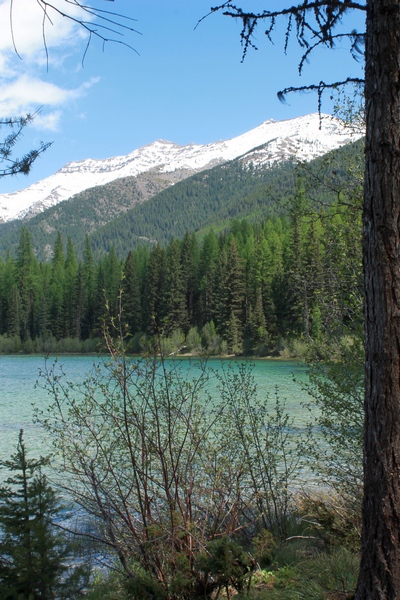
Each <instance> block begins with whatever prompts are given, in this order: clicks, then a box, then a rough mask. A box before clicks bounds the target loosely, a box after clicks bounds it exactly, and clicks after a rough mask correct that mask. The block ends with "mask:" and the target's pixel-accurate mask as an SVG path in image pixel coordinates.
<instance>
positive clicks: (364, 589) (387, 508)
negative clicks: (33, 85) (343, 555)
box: [356, 0, 400, 600]
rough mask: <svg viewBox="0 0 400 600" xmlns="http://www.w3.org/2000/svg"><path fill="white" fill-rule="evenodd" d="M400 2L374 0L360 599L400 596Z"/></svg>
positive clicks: (370, 11)
mask: <svg viewBox="0 0 400 600" xmlns="http://www.w3.org/2000/svg"><path fill="white" fill-rule="evenodd" d="M399 71H400V0H367V36H366V73H365V81H366V85H365V100H366V117H367V134H366V149H365V152H366V157H365V158H366V169H365V192H364V214H363V219H364V239H363V255H364V278H365V350H366V367H365V383H366V391H365V441H364V486H365V489H364V503H363V537H362V558H361V568H360V576H359V581H358V588H357V593H356V599H357V600H367V599H368V600H375V599H378V598H379V599H381V600H383V599H385V600H389V599H395V598H397V599H399V598H400V480H399V467H400V326H399V325H400V324H399V316H400V257H399V252H400V240H399V225H400V223H399V219H400V87H399V85H400V84H399V74H400V73H399Z"/></svg>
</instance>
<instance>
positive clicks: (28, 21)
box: [0, 0, 87, 62]
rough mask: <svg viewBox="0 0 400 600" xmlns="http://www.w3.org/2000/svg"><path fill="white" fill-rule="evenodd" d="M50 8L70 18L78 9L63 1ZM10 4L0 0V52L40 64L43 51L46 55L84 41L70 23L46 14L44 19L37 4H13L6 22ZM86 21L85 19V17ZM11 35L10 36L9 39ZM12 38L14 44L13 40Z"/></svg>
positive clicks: (26, 0)
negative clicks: (0, 28)
mask: <svg viewBox="0 0 400 600" xmlns="http://www.w3.org/2000/svg"><path fill="white" fill-rule="evenodd" d="M52 4H54V5H55V6H58V7H59V8H60V9H62V10H64V11H66V10H67V11H68V14H70V15H71V16H72V17H78V18H79V15H80V14H81V15H82V13H81V11H80V9H79V8H78V7H77V6H76V5H74V4H70V3H68V2H66V0H53V2H52ZM10 6H11V0H0V22H1V23H3V27H2V35H1V37H0V52H2V53H3V52H15V50H17V52H18V54H19V55H20V56H21V58H23V59H24V60H37V61H39V62H41V61H42V60H43V58H44V57H45V54H46V52H45V47H44V39H45V42H46V46H47V48H48V50H49V51H51V50H52V49H55V48H61V47H63V46H64V47H65V45H66V44H67V45H71V43H72V44H76V43H77V42H78V43H81V42H82V40H83V38H84V37H87V35H86V34H85V32H84V30H82V28H78V27H77V25H76V24H75V23H74V22H73V21H72V20H70V19H66V18H63V17H62V16H61V15H59V14H57V13H56V12H54V11H52V10H51V9H49V10H48V12H47V16H46V14H45V12H44V11H43V7H42V6H41V5H40V3H39V2H38V1H37V0H13V2H12V7H13V9H12V11H11V16H12V18H11V21H10ZM85 18H87V17H85ZM12 34H13V35H12ZM13 38H14V40H13Z"/></svg>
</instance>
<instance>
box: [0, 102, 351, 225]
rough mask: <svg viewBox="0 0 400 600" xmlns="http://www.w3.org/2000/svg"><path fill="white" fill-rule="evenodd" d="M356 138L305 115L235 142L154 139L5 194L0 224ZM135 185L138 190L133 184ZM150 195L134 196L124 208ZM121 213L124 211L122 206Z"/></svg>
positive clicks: (268, 124) (300, 157) (333, 123)
mask: <svg viewBox="0 0 400 600" xmlns="http://www.w3.org/2000/svg"><path fill="white" fill-rule="evenodd" d="M356 137H360V136H357V135H355V134H352V132H351V131H349V130H348V129H347V128H346V127H345V126H344V124H343V123H342V122H341V121H340V120H339V119H336V118H335V117H331V116H329V115H318V114H311V115H306V116H303V117H298V118H296V119H290V120H286V121H273V120H269V121H265V122H264V123H262V124H261V125H260V126H259V127H256V128H255V129H253V130H251V131H249V132H247V133H244V134H243V135H240V136H238V137H236V138H233V139H230V140H226V141H219V142H214V143H211V144H207V145H199V144H189V145H187V146H179V145H178V144H175V143H172V142H168V141H164V140H158V141H156V142H154V143H152V144H149V145H148V146H144V147H143V148H139V149H137V150H134V151H133V152H131V153H130V154H128V155H126V156H118V157H113V158H107V159H104V160H101V159H87V160H84V161H80V162H71V163H69V164H68V165H66V166H65V167H63V168H62V169H60V171H58V172H57V173H55V174H54V175H51V176H50V177H48V178H46V179H43V180H42V181H39V182H38V183H35V184H34V185H31V186H30V187H28V188H26V189H24V190H21V191H18V192H14V193H11V194H1V195H0V223H6V222H8V221H12V220H15V219H18V220H27V219H30V218H32V217H33V216H35V215H37V214H39V213H42V212H43V211H46V210H47V209H49V208H50V207H54V206H56V205H58V204H59V203H60V202H63V201H65V200H69V199H71V198H72V197H73V196H75V195H76V194H78V193H79V192H83V191H84V190H88V189H89V188H94V187H98V186H103V185H105V184H109V183H110V182H115V181H116V180H120V179H125V178H128V177H129V178H132V177H133V178H138V177H140V176H141V180H142V184H143V186H144V187H146V185H147V184H146V182H145V181H144V175H146V177H149V178H150V179H151V181H153V182H154V181H156V182H158V185H155V186H154V192H155V193H154V194H153V195H155V194H156V193H158V192H159V191H160V189H159V186H160V185H161V187H162V186H164V187H169V186H171V185H174V184H175V183H176V182H178V181H181V180H183V179H186V178H187V177H190V176H191V175H193V174H195V173H198V172H200V171H203V170H205V169H210V168H212V167H214V166H216V165H219V164H224V163H226V162H228V161H232V160H234V159H235V158H238V157H241V161H242V162H243V164H245V165H249V164H252V165H253V166H260V165H264V166H271V165H273V164H276V163H278V162H279V163H280V162H283V161H287V160H293V159H295V160H297V161H310V160H311V159H313V158H315V157H317V156H321V155H323V154H326V153H327V152H329V151H330V150H332V149H335V148H338V147H341V146H343V145H345V144H347V143H349V142H350V141H352V140H354V139H355V138H356ZM139 187H140V186H139ZM147 187H148V186H147ZM150 197H151V193H145V194H144V195H143V194H142V195H140V194H139V195H137V194H134V195H133V196H132V199H131V204H130V206H133V205H135V204H136V203H138V202H143V201H145V200H147V199H148V198H150ZM125 209H126V208H125Z"/></svg>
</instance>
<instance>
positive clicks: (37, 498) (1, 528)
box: [0, 430, 84, 600]
mask: <svg viewBox="0 0 400 600" xmlns="http://www.w3.org/2000/svg"><path fill="white" fill-rule="evenodd" d="M47 464H48V460H47V459H43V458H40V459H39V460H34V459H28V456H27V451H26V448H25V444H24V441H23V431H22V430H21V431H20V434H19V439H18V445H17V451H16V453H15V454H13V455H12V456H11V458H10V460H8V461H4V462H1V463H0V466H1V467H3V468H5V469H7V470H8V471H9V472H10V473H11V475H10V476H9V477H8V479H6V481H5V484H3V485H2V486H0V597H1V598H2V600H52V599H54V598H60V599H61V598H65V599H66V598H76V597H78V595H79V592H78V590H79V588H80V587H82V584H83V580H82V579H81V576H83V574H84V569H81V567H77V568H76V571H75V573H73V571H74V569H72V570H71V567H70V565H67V561H66V559H67V558H68V557H70V556H71V552H72V547H71V545H70V544H69V543H68V542H67V541H66V540H65V539H63V537H62V536H61V534H60V533H58V531H57V530H56V527H55V526H54V519H55V517H57V515H58V514H59V512H60V506H59V503H58V501H57V498H56V496H55V493H54V491H53V490H52V488H51V487H50V485H49V484H48V482H47V479H46V476H45V475H44V473H43V467H45V466H46V465H47ZM68 562H69V563H71V561H70V560H69V561H68ZM75 578H76V579H77V588H76V589H75V591H73V590H71V587H70V584H72V581H73V579H75Z"/></svg>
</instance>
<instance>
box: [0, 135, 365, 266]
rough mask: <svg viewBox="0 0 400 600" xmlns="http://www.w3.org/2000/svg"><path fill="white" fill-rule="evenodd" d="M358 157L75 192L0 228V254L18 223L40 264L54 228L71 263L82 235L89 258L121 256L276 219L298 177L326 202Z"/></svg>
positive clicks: (346, 150) (343, 153)
mask: <svg viewBox="0 0 400 600" xmlns="http://www.w3.org/2000/svg"><path fill="white" fill-rule="evenodd" d="M357 156H358V157H359V159H360V160H361V157H362V143H360V142H357V143H355V144H351V145H350V146H346V147H343V148H341V149H339V150H336V151H335V152H332V153H330V154H329V155H327V156H325V157H322V158H319V159H316V160H314V161H312V162H311V163H309V164H306V165H303V166H301V165H300V166H299V165H294V164H292V163H286V164H283V165H280V166H276V167H273V168H270V169H268V168H265V167H264V168H255V167H253V166H252V165H250V166H249V165H246V166H244V165H242V163H241V162H240V160H235V161H232V162H230V163H227V164H225V165H222V166H218V167H215V168H213V169H210V170H208V171H204V172H202V173H199V174H196V175H194V176H192V177H190V178H188V179H185V180H184V181H180V182H178V183H175V185H173V186H171V179H169V180H168V179H167V178H166V177H165V178H164V179H163V178H162V177H161V176H160V175H156V174H154V176H151V177H148V174H147V175H146V177H142V178H137V179H134V178H127V179H125V180H119V181H117V182H113V183H111V184H108V185H107V186H99V187H97V188H92V189H90V190H87V191H86V192H83V193H82V194H78V195H77V196H76V197H75V198H74V199H72V200H70V201H68V202H63V203H61V204H59V205H58V206H56V207H54V208H52V209H49V210H47V211H46V212H44V213H42V214H41V215H38V216H36V217H34V218H32V219H31V220H29V221H27V222H24V223H21V222H20V221H13V222H12V223H8V224H5V225H1V226H0V255H2V256H3V257H6V255H7V252H9V251H10V252H11V254H12V255H15V252H16V248H17V246H18V243H19V239H20V231H21V227H23V226H24V227H26V228H27V229H28V231H29V232H30V234H31V239H32V245H33V251H34V254H35V256H36V257H37V258H38V259H39V260H49V259H50V258H51V251H52V250H51V249H52V247H53V245H54V240H55V237H56V235H57V232H58V231H60V232H61V233H62V235H63V236H64V238H67V237H70V238H71V241H72V243H73V245H74V247H75V251H76V254H77V257H78V258H81V257H82V256H83V252H84V244H85V242H84V240H85V236H86V235H87V234H90V235H91V236H92V240H91V243H92V249H93V253H94V255H95V256H96V257H100V256H102V255H104V253H106V252H108V251H109V250H110V249H111V248H112V247H113V248H114V249H115V252H116V253H117V255H118V256H119V257H120V258H123V257H125V256H126V255H127V253H128V252H129V251H130V250H131V249H133V248H135V247H136V246H138V245H140V244H143V243H147V244H149V245H150V246H152V245H154V244H155V243H160V244H161V245H165V244H166V243H168V241H169V240H170V239H171V238H173V237H182V236H183V235H184V233H185V232H186V231H189V232H196V231H201V230H206V231H207V229H208V228H209V227H211V226H213V227H214V228H215V229H216V230H220V229H223V228H226V227H228V226H229V223H230V221H231V220H232V219H234V218H239V219H241V218H247V219H249V220H250V221H258V222H259V221H260V220H262V219H266V218H267V217H269V216H273V215H275V216H278V215H281V214H283V213H284V212H285V210H286V209H287V206H288V204H290V201H291V199H292V198H293V196H294V194H295V189H296V181H297V180H298V178H299V177H303V178H305V179H307V188H308V197H309V199H310V201H312V202H313V203H314V204H315V205H318V204H321V203H323V204H330V203H332V202H333V201H334V200H335V199H337V196H338V193H339V191H340V190H342V189H343V187H345V186H346V178H347V167H346V165H347V164H348V162H349V160H351V161H353V162H354V160H355V157H357ZM321 180H324V181H325V185H324V186H321ZM314 184H315V188H314ZM165 188H167V189H165ZM158 192H159V193H158ZM121 213H122V214H121Z"/></svg>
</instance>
